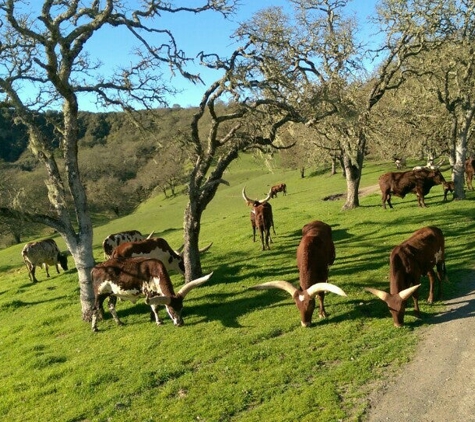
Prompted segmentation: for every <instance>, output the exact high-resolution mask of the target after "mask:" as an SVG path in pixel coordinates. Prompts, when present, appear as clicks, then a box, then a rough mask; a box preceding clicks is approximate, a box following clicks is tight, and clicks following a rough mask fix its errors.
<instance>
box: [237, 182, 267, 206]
mask: <svg viewBox="0 0 475 422" xmlns="http://www.w3.org/2000/svg"><path fill="white" fill-rule="evenodd" d="M242 197H243V199H244V201H246V204H247V205H252V206H253V207H257V206H259V205H261V204H263V203H265V202H267V201H269V199H271V191H269V192H268V193H267V196H266V197H265V198H264V199H251V198H249V197H248V196H247V195H246V187H245V186H244V187H243V188H242Z"/></svg>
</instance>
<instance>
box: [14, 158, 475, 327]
mask: <svg viewBox="0 0 475 422" xmlns="http://www.w3.org/2000/svg"><path fill="white" fill-rule="evenodd" d="M467 162H469V160H467ZM469 164H470V166H467V165H466V181H467V188H468V189H469V190H473V187H472V178H473V169H474V167H475V160H471V161H470V162H469ZM467 167H470V168H471V171H470V169H469V171H467ZM446 183H447V182H446V181H445V179H444V177H443V176H442V174H441V173H440V171H439V170H437V169H428V168H423V169H421V170H411V171H406V172H390V173H386V174H383V175H382V176H381V177H380V178H379V186H380V188H381V193H382V203H383V207H384V208H386V203H387V204H388V205H389V206H390V207H391V208H392V204H391V194H393V195H395V196H399V197H401V198H404V196H405V195H406V194H407V193H409V192H412V193H415V194H416V195H417V198H418V204H419V206H421V207H424V206H425V203H424V196H425V195H427V194H428V192H429V191H430V189H431V187H433V186H434V185H438V184H443V185H444V198H446V190H445V189H446V186H445V184H446ZM277 192H283V194H284V195H285V194H286V185H285V184H280V185H276V186H273V187H272V188H271V189H270V191H269V193H268V194H267V195H266V197H265V198H264V199H262V200H258V199H251V198H249V197H248V196H247V194H246V190H245V188H243V190H242V196H243V199H244V200H245V201H246V203H247V205H249V206H251V213H250V220H251V226H252V229H253V240H254V241H255V236H256V231H259V234H260V238H261V243H262V249H263V250H265V249H269V242H272V239H271V237H270V229H271V228H272V229H273V228H274V219H273V214H272V207H271V205H270V203H269V200H270V199H271V198H273V197H275V196H276V195H277ZM274 234H275V230H274ZM152 235H153V232H152V233H151V234H150V235H149V236H144V235H142V233H140V232H138V231H136V230H132V231H126V232H121V233H116V234H112V235H110V236H108V237H106V239H104V241H103V244H102V246H103V250H104V257H105V261H104V262H102V263H100V264H98V265H96V266H95V267H94V268H93V269H92V271H91V278H92V283H93V289H94V295H95V303H94V308H93V317H92V329H93V331H97V321H98V319H101V318H102V317H103V315H104V311H103V303H104V301H105V299H107V298H108V307H109V311H110V313H111V315H112V316H113V318H114V320H115V322H116V323H117V324H118V325H120V324H122V322H121V321H120V319H119V317H118V315H117V312H116V310H115V305H116V302H117V298H120V299H125V300H130V301H131V302H133V303H135V302H136V301H137V300H138V299H139V298H140V297H143V296H145V302H146V303H147V304H148V305H150V307H151V316H152V317H153V318H154V320H155V322H156V323H157V325H160V324H162V320H161V319H160V318H159V316H158V307H159V305H164V306H165V308H166V310H167V313H168V315H169V316H170V318H171V319H172V321H173V323H174V324H175V325H176V326H181V325H183V319H182V317H181V313H182V309H183V300H184V298H185V296H186V295H187V294H188V293H189V292H190V291H191V290H192V289H193V288H195V287H198V286H200V285H202V284H203V283H205V282H206V281H207V280H209V278H210V277H211V276H212V273H211V274H208V275H206V276H204V277H200V278H198V279H196V280H192V281H190V282H188V283H186V284H185V285H184V286H183V287H182V288H181V289H180V290H179V291H178V292H177V293H175V291H174V289H173V285H172V282H171V280H170V276H169V274H168V273H169V271H175V272H177V273H179V274H182V275H183V274H184V273H185V266H184V260H183V254H182V253H180V252H179V251H176V250H174V249H172V248H171V247H170V245H169V244H168V243H167V241H166V240H165V239H163V238H156V237H152ZM210 247H211V244H210V245H208V246H207V247H205V248H204V249H202V250H200V252H205V251H207V250H208V249H209V248H210ZM22 257H23V260H24V262H25V265H26V267H27V269H28V274H29V277H30V279H31V281H32V282H37V279H36V276H35V268H36V267H37V266H41V265H43V266H44V268H45V270H46V275H47V277H49V272H48V265H51V266H52V265H54V266H55V267H56V271H57V272H58V273H59V265H60V266H61V267H62V268H63V270H65V271H66V270H67V269H68V266H67V256H66V254H64V253H61V252H60V251H59V249H58V246H57V245H56V243H55V241H54V240H52V239H47V240H42V241H37V242H30V243H27V244H26V245H25V246H24V248H23V250H22ZM334 260H335V245H334V243H333V239H332V229H331V227H330V226H329V225H328V224H326V223H324V222H322V221H318V220H316V221H312V222H310V223H308V224H306V225H305V226H304V227H303V229H302V238H301V240H300V243H299V245H298V248H297V266H298V270H299V280H300V288H296V287H295V286H293V285H292V284H291V283H289V282H287V281H283V280H279V281H270V282H267V283H263V284H259V285H257V286H254V287H253V289H257V290H261V289H282V290H284V291H286V292H288V293H289V294H290V295H291V296H292V298H293V300H294V302H295V304H296V306H297V308H298V310H299V312H300V319H301V324H302V326H305V327H308V326H309V325H310V324H311V322H312V316H313V312H314V310H315V307H316V302H315V298H316V297H317V296H318V301H319V316H320V317H321V318H323V317H325V316H326V311H325V305H324V298H325V293H326V292H332V293H335V294H337V295H340V296H346V294H345V292H344V291H343V290H342V289H341V288H339V287H338V286H335V285H333V284H330V283H328V282H327V280H328V273H329V267H330V266H331V265H332V264H333V262H334ZM434 267H436V269H437V274H436V273H435V271H434ZM425 275H427V276H428V278H429V298H428V302H429V303H432V302H433V300H434V288H435V283H436V279H437V282H438V295H439V296H440V294H441V289H442V285H441V282H442V280H444V279H446V278H447V275H446V269H445V241H444V235H443V233H442V231H441V230H440V229H439V228H437V227H431V226H428V227H423V228H421V229H420V230H417V231H416V232H415V233H414V234H413V235H412V236H411V237H410V238H409V239H407V240H406V241H404V242H403V243H401V244H400V245H398V246H396V247H395V248H394V249H393V250H392V252H391V255H390V274H389V293H387V292H385V291H382V290H378V289H374V288H367V289H366V290H367V291H368V292H370V293H372V294H374V295H376V296H377V297H378V298H380V299H382V300H383V301H385V302H386V303H387V305H388V307H389V311H390V313H391V315H392V317H393V322H394V325H395V326H396V327H401V326H402V325H403V323H404V314H405V307H406V302H407V300H408V299H409V298H410V297H411V296H412V298H413V301H414V311H415V314H416V316H417V315H419V304H418V297H419V295H418V288H419V286H420V279H421V277H422V276H425Z"/></svg>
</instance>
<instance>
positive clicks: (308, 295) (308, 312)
mask: <svg viewBox="0 0 475 422" xmlns="http://www.w3.org/2000/svg"><path fill="white" fill-rule="evenodd" d="M251 288H252V289H255V290H263V289H281V290H285V291H286V292H287V293H289V294H290V296H292V299H293V300H294V302H295V304H296V305H297V309H298V310H299V312H300V323H301V324H302V327H309V326H310V325H311V323H312V316H313V311H314V310H315V296H316V295H317V294H318V293H322V292H327V291H328V292H332V293H335V294H337V295H339V296H346V293H345V292H344V291H343V290H342V289H340V288H339V287H338V286H335V285H334V284H330V283H316V284H314V285H313V286H311V287H309V288H308V289H306V290H303V291H302V290H299V289H297V288H296V287H295V286H293V285H292V284H290V283H289V282H288V281H283V280H280V281H269V282H267V283H263V284H258V285H257V286H253V287H251Z"/></svg>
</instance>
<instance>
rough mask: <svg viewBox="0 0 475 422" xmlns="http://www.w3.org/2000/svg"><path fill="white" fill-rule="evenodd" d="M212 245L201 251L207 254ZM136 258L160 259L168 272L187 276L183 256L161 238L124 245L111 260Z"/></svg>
mask: <svg viewBox="0 0 475 422" xmlns="http://www.w3.org/2000/svg"><path fill="white" fill-rule="evenodd" d="M212 244H213V243H210V244H209V245H208V246H207V247H206V248H203V249H200V252H201V253H203V252H206V251H207V250H208V249H209V248H210V247H211V245H212ZM134 257H144V258H155V259H159V260H160V261H162V262H163V264H164V265H165V268H166V269H167V270H168V271H176V272H178V273H180V274H182V275H183V274H185V262H184V260H183V254H181V253H178V252H177V251H175V250H173V249H172V248H171V247H170V245H169V244H168V242H167V241H166V240H165V239H163V238H161V237H152V238H151V239H143V240H137V241H136V242H125V243H122V244H120V245H119V246H117V247H116V248H115V249H114V252H112V255H111V258H134Z"/></svg>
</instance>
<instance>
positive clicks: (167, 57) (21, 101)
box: [0, 0, 234, 320]
mask: <svg viewBox="0 0 475 422" xmlns="http://www.w3.org/2000/svg"><path fill="white" fill-rule="evenodd" d="M85 3H86V2H79V1H78V0H72V1H70V2H62V1H61V2H58V1H52V0H44V1H43V3H42V4H41V5H39V4H38V3H37V2H36V3H35V4H34V5H31V6H30V4H26V3H23V2H17V1H15V0H2V1H0V20H1V23H2V26H1V28H0V39H1V43H0V59H1V60H0V89H1V91H0V97H1V99H2V102H3V105H4V106H7V107H10V108H12V109H14V110H15V117H16V119H17V120H18V121H19V122H21V123H22V124H23V125H25V126H26V127H27V131H28V136H29V148H30V150H31V151H32V152H33V154H34V155H35V157H36V158H37V160H38V161H39V162H41V163H42V164H43V165H44V167H45V169H46V172H47V177H46V179H45V184H46V188H47V199H46V198H45V199H44V203H46V204H48V206H47V208H46V209H47V211H46V212H39V213H36V212H35V211H34V210H25V209H22V208H21V207H17V206H15V204H14V203H5V202H2V204H1V207H0V214H1V215H3V216H5V217H21V218H24V219H26V220H29V221H33V222H37V223H42V224H45V225H47V226H50V227H52V228H53V229H55V230H57V231H58V232H59V233H60V234H61V236H62V238H63V239H64V241H65V243H66V245H67V248H68V250H69V251H70V252H71V254H72V257H73V259H74V262H75V264H76V268H77V272H78V278H79V286H80V302H81V311H82V316H83V319H85V320H88V319H89V318H90V315H91V311H92V306H93V292H92V287H91V280H90V270H91V268H92V267H93V265H94V258H93V253H92V235H93V228H92V222H91V218H90V212H89V206H88V201H87V197H86V191H85V188H84V185H83V183H82V179H81V173H80V169H79V164H78V130H79V126H78V113H79V105H78V96H81V95H85V94H88V95H92V96H93V98H95V99H96V101H97V102H98V103H99V104H101V105H103V106H105V107H107V106H111V105H115V106H121V107H124V108H125V109H126V110H128V111H131V110H132V107H133V106H134V105H135V106H142V107H149V106H156V105H157V104H163V103H165V100H164V95H165V94H166V93H168V92H170V91H171V88H170V86H169V85H167V84H166V83H165V82H164V78H163V76H162V73H161V72H160V69H161V65H162V64H166V65H167V66H169V67H170V68H171V69H173V70H175V71H176V72H178V73H181V74H182V75H183V76H184V77H186V78H189V79H192V80H198V79H197V77H194V76H193V75H191V74H189V73H187V72H186V71H185V65H186V63H187V61H188V60H189V59H188V58H187V57H186V56H185V55H184V53H183V52H182V51H181V50H179V49H178V47H177V46H176V43H175V39H174V37H173V34H172V33H171V32H170V31H168V30H166V29H163V28H158V27H157V26H156V25H157V19H159V18H160V17H161V16H162V15H164V14H174V13H179V12H187V11H188V12H193V13H199V12H202V11H207V10H210V11H218V12H221V13H223V14H227V13H230V12H232V11H233V6H234V2H233V1H220V2H214V1H208V2H207V1H203V4H202V5H201V6H200V5H197V6H195V7H192V8H190V7H180V6H176V7H174V6H172V5H170V4H168V3H162V2H150V3H148V4H147V3H145V2H144V3H141V4H142V6H138V5H137V3H135V2H132V3H133V5H130V4H129V2H117V1H115V0H105V1H101V2H99V1H97V0H93V1H90V3H89V4H88V5H85ZM133 6H135V7H136V9H135V10H133ZM30 7H31V8H32V9H30ZM158 22H159V21H158ZM106 26H108V27H109V28H115V29H117V28H122V30H123V31H124V34H127V35H129V36H131V37H132V38H133V39H134V40H135V42H136V43H138V44H139V45H140V46H141V47H140V52H139V55H138V56H137V57H136V58H135V59H132V58H129V59H128V60H127V61H124V62H126V63H129V64H130V67H127V68H126V67H125V66H124V67H123V68H121V69H118V70H117V72H116V73H115V74H113V73H107V72H104V71H103V69H102V68H101V63H100V60H94V58H93V57H91V55H89V53H88V49H87V47H88V45H89V44H88V43H89V42H90V39H91V38H92V39H93V38H94V37H98V36H100V34H101V31H102V30H103V29H104V28H105V27H106ZM124 34H123V36H125V35H124ZM150 69H153V72H151V71H150ZM56 106H60V107H61V109H62V114H61V116H60V119H52V120H53V121H52V123H53V124H54V127H55V134H56V135H57V140H58V141H59V148H58V150H56V149H55V148H54V144H52V139H51V137H50V136H48V135H49V134H47V133H45V132H44V131H43V127H42V126H40V125H38V124H37V122H36V118H35V116H36V114H37V113H38V111H44V110H47V109H52V108H54V107H56ZM59 156H60V157H61V161H59V160H58V157H59ZM2 200H3V199H2Z"/></svg>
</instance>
